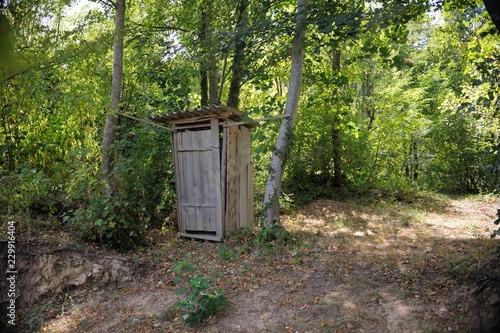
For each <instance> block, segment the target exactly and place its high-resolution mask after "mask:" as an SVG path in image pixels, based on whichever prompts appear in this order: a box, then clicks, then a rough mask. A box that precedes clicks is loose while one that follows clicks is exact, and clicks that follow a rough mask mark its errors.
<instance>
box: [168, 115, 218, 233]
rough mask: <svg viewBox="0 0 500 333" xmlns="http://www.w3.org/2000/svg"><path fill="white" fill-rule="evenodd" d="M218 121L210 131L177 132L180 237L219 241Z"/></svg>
mask: <svg viewBox="0 0 500 333" xmlns="http://www.w3.org/2000/svg"><path fill="white" fill-rule="evenodd" d="M218 127H219V126H218V121H217V120H213V121H212V122H211V128H210V129H203V130H193V131H185V132H178V133H175V135H174V140H175V143H174V147H175V149H176V151H175V152H176V154H177V156H176V161H175V163H176V183H177V208H178V219H179V233H180V235H181V236H187V237H193V238H202V239H208V240H217V241H219V240H221V238H222V218H221V201H222V199H221V192H220V190H221V187H220V152H219V151H220V145H219V128H218Z"/></svg>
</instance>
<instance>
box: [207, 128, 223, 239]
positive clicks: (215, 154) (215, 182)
mask: <svg viewBox="0 0 500 333" xmlns="http://www.w3.org/2000/svg"><path fill="white" fill-rule="evenodd" d="M211 125H212V129H211V138H210V140H207V141H208V142H210V145H211V146H212V148H213V151H212V158H211V161H210V164H209V165H210V166H211V168H209V169H210V170H209V173H208V175H207V177H208V179H209V184H210V185H209V187H208V190H209V193H210V198H213V203H214V204H215V206H216V207H218V208H215V209H213V219H212V221H211V223H212V224H215V226H216V230H217V236H219V237H222V235H223V231H222V215H221V210H220V207H221V206H222V203H221V202H222V197H221V196H222V194H221V192H220V170H221V168H220V141H219V120H218V119H212V120H211Z"/></svg>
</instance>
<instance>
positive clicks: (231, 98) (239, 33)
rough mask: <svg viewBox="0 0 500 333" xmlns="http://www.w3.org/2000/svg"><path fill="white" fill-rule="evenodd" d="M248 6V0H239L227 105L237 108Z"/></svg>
mask: <svg viewBox="0 0 500 333" xmlns="http://www.w3.org/2000/svg"><path fill="white" fill-rule="evenodd" d="M247 7H248V0H239V1H238V9H237V13H238V14H237V15H238V22H237V24H236V34H235V48H234V56H233V65H232V66H231V72H232V74H233V76H232V78H231V84H230V86H229V95H228V98H227V105H229V106H232V107H235V108H237V107H238V104H239V103H240V90H241V80H242V74H243V60H244V58H245V48H246V42H245V32H246V30H247V21H246V17H245V11H246V9H247Z"/></svg>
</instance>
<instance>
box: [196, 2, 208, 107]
mask: <svg viewBox="0 0 500 333" xmlns="http://www.w3.org/2000/svg"><path fill="white" fill-rule="evenodd" d="M207 28H208V15H207V12H206V11H205V10H204V9H203V10H202V12H201V26H200V31H199V34H198V40H199V41H200V50H202V52H201V54H200V64H199V66H200V90H201V100H200V105H201V106H204V105H208V77H207V75H208V61H207V58H206V54H207V53H208V52H209V51H208V52H207V46H206V44H207Z"/></svg>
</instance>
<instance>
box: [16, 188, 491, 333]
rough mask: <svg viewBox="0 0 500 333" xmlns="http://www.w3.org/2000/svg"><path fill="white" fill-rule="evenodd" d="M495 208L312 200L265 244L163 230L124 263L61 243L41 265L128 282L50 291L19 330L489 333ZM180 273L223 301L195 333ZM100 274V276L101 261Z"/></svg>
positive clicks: (436, 200) (445, 201) (448, 202)
mask: <svg viewBox="0 0 500 333" xmlns="http://www.w3.org/2000/svg"><path fill="white" fill-rule="evenodd" d="M499 208H500V200H499V199H498V198H494V197H481V198H477V197H476V198H455V199H451V198H447V197H438V196H424V195H421V196H420V195H419V196H414V197H411V198H410V199H409V198H404V199H400V201H398V200H395V199H387V198H377V197H375V198H370V199H367V198H363V199H349V200H344V201H335V200H319V201H316V202H313V203H312V204H309V205H307V206H305V207H302V208H300V209H298V210H296V211H289V212H287V214H284V215H283V217H282V222H283V225H284V227H285V228H286V230H287V231H288V233H287V234H286V236H283V237H282V238H280V237H278V238H276V239H274V240H269V242H270V243H263V241H262V239H260V238H258V236H257V233H256V232H252V231H245V232H240V233H237V234H234V235H232V236H231V237H230V238H229V239H228V240H227V241H226V242H224V243H213V242H204V241H195V240H186V239H180V238H178V237H177V236H176V234H175V232H174V231H173V230H170V229H168V230H165V231H163V232H155V233H152V234H151V235H150V237H149V243H150V246H149V247H148V248H144V249H141V250H140V251H136V252H133V253H128V254H118V253H112V252H111V251H107V250H104V249H102V248H96V247H93V246H90V245H85V244H80V243H78V244H76V243H75V242H74V241H72V240H71V237H70V236H68V237H66V236H65V237H62V236H61V234H59V235H58V236H57V237H56V239H55V240H54V239H52V240H51V241H50V242H48V244H50V246H49V245H47V246H46V247H40V246H37V247H36V248H37V249H38V251H40V252H39V254H41V253H42V252H43V253H47V251H49V250H51V251H53V250H54V247H56V248H57V249H59V250H58V251H59V252H58V253H65V251H66V250H67V251H66V252H68V251H69V250H71V253H73V257H74V255H75V254H74V253H75V252H81V253H85V255H86V257H85V258H86V259H85V260H86V261H85V260H83V261H81V262H84V261H85V262H87V261H88V262H91V261H92V260H97V259H96V258H97V257H99V256H105V257H107V258H115V257H125V259H126V261H127V262H128V263H130V266H127V267H130V269H127V270H124V269H122V270H120V272H128V273H127V274H128V275H127V276H126V277H123V276H122V277H120V278H117V279H122V278H124V279H126V280H127V281H126V282H124V283H117V281H114V282H113V283H110V282H109V281H111V276H112V274H111V275H110V277H109V278H108V279H107V280H102V279H101V280H99V281H101V282H102V283H101V285H102V286H100V287H99V288H92V289H91V288H88V287H85V288H83V286H84V284H83V283H82V285H81V286H82V287H80V288H76V287H74V286H76V284H74V285H73V287H72V288H66V289H64V288H63V289H61V288H59V289H60V290H59V292H58V293H56V292H54V293H53V295H51V297H48V296H47V295H45V296H44V297H45V301H44V298H43V297H40V298H39V299H38V300H36V303H35V302H34V301H32V302H31V304H27V305H26V308H29V309H30V310H29V311H26V313H25V314H23V321H24V325H23V327H24V330H25V331H28V332H36V331H38V332H60V333H62V332H96V333H101V332H336V333H339V332H388V333H417V332H423V333H436V332H457V333H458V332H460V333H462V332H490V331H491V332H498V330H495V331H493V329H496V328H491V327H494V323H493V324H492V321H495V320H497V318H500V312H498V310H499V309H500V293H499V290H500V289H495V288H499V286H498V284H499V283H498V279H499V276H500V275H495V274H497V273H498V271H495V269H497V268H495V267H500V265H498V266H495V265H496V264H497V263H498V256H499V255H500V251H499V250H498V248H496V247H498V246H499V245H500V243H499V241H500V240H498V239H491V238H490V234H491V232H492V229H494V227H495V225H494V224H493V221H494V220H495V217H496V212H497V209H499ZM49 238H50V236H49ZM51 247H52V248H51ZM33 251H37V250H36V249H34V250H33ZM495 251H497V252H495ZM32 255H33V252H32ZM125 259H124V260H125ZM72 260H73V261H75V260H74V259H72ZM179 262H185V263H189V264H191V265H192V266H193V267H195V271H194V272H192V273H190V274H197V275H199V276H203V277H205V278H206V279H208V280H210V281H211V282H212V283H213V285H214V286H217V287H219V288H222V290H223V295H225V296H226V297H227V299H228V301H229V305H228V306H227V307H226V308H225V309H224V310H223V311H222V313H219V314H217V315H214V316H211V317H209V318H206V319H205V320H204V321H203V323H202V324H201V326H199V327H196V328H193V327H191V326H188V325H185V324H184V323H183V321H182V318H181V316H180V313H179V311H177V310H174V309H173V305H174V304H175V302H176V301H177V300H179V299H181V297H182V296H181V295H178V293H177V291H178V290H179V289H180V288H181V287H183V285H184V284H183V283H184V282H183V280H182V279H181V280H180V281H178V280H177V279H176V278H175V277H176V274H177V273H176V272H174V271H173V270H172V266H173V265H175V264H177V263H179ZM478 264H479V265H478ZM93 265H94V266H91V265H90V266H89V267H94V268H93V269H94V272H95V270H96V268H95V267H97V266H96V265H97V264H96V263H94V264H93ZM123 265H125V264H123ZM87 266H88V265H87ZM99 266H103V267H107V266H106V263H105V262H104V261H102V260H101V261H99ZM492 266H495V267H492ZM110 267H111V266H110ZM478 267H479V268H480V269H483V270H485V269H486V268H488V269H490V271H491V272H493V273H491V272H490V273H491V274H490V273H487V272H484V271H481V270H478ZM499 269H500V268H499ZM117 270H118V269H117ZM495 272H497V273H495ZM24 274H37V273H36V272H33V271H31V272H30V271H29V270H28V269H27V270H26V272H25V273H24ZM82 274H83V273H82ZM89 274H90V273H89ZM488 274H490V275H488ZM101 275H102V274H101ZM122 275H123V274H122ZM89 276H90V275H89ZM89 281H90V280H89ZM92 281H94V280H92ZM92 281H90V282H89V283H91V282H92ZM103 281H104V282H103ZM105 282H106V283H105ZM118 282H119V281H118ZM24 288H29V287H24ZM25 292H28V291H25ZM21 293H22V291H21ZM55 294H57V295H55ZM44 302H45V303H44ZM47 302H50V305H48V303H47ZM479 308H481V313H483V314H484V316H483V315H478V313H477V311H478V309H479ZM495 311H497V312H495ZM495 313H496V314H495ZM492 325H493V326H492ZM497 328H498V327H497Z"/></svg>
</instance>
